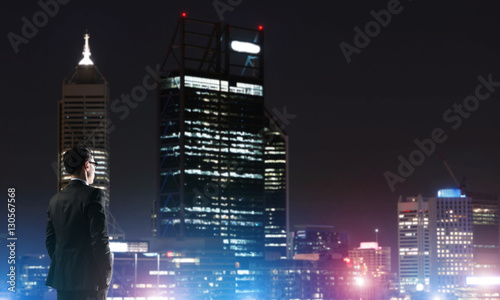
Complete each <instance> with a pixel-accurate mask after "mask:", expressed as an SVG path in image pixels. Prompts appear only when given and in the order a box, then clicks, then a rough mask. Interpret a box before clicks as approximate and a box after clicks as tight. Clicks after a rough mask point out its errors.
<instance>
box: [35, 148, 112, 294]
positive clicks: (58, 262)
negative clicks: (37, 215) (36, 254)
mask: <svg viewBox="0 0 500 300" xmlns="http://www.w3.org/2000/svg"><path fill="white" fill-rule="evenodd" d="M63 160H64V167H65V168H66V171H67V172H68V173H69V174H70V175H71V181H70V183H69V184H68V185H67V186H66V187H65V188H64V189H63V190H61V191H60V192H59V193H57V194H56V195H54V196H53V197H52V199H51V200H50V204H49V208H48V210H47V228H46V241H45V245H46V247H47V252H48V253H49V256H50V260H51V263H50V269H49V273H48V275H47V280H46V283H45V285H48V286H51V287H53V288H55V289H56V290H57V299H58V300H61V299H71V300H94V299H96V300H101V299H106V294H107V292H108V289H109V285H110V282H111V274H112V263H111V252H110V250H109V237H108V230H107V220H106V212H105V203H104V202H105V200H104V199H105V198H104V193H103V191H102V190H101V189H98V188H94V187H91V186H90V185H91V184H93V183H94V176H95V168H96V165H97V163H96V162H95V160H94V157H93V155H92V153H91V152H90V150H89V149H88V148H84V147H75V148H73V149H70V150H68V151H66V153H65V154H64V156H63Z"/></svg>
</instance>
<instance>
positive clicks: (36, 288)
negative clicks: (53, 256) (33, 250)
mask: <svg viewBox="0 0 500 300" xmlns="http://www.w3.org/2000/svg"><path fill="white" fill-rule="evenodd" d="M49 266H50V258H49V257H48V256H47V255H44V254H39V255H35V254H25V255H22V256H20V257H19V258H18V261H17V264H16V270H15V271H16V275H17V276H16V278H17V286H16V292H15V294H16V296H14V298H15V299H40V300H41V299H49V298H52V297H50V295H52V296H53V297H54V299H55V297H56V290H55V289H53V288H51V287H47V286H45V280H46V279H47V274H48V273H49ZM9 293H11V294H12V292H9ZM11 297H12V296H11ZM0 299H11V298H10V297H6V298H0Z"/></svg>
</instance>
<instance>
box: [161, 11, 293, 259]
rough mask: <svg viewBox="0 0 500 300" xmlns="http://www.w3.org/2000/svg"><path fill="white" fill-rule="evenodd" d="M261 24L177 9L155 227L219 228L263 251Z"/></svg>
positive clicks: (237, 246) (194, 232) (172, 230)
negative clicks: (226, 21) (237, 23)
mask: <svg viewBox="0 0 500 300" xmlns="http://www.w3.org/2000/svg"><path fill="white" fill-rule="evenodd" d="M261 29H262V28H259V29H255V30H253V29H246V28H240V27H230V26H229V25H225V26H224V27H222V26H221V24H220V23H210V22H204V21H199V20H193V19H188V18H186V16H185V14H183V16H182V17H181V18H180V19H179V22H178V25H177V28H176V30H175V33H174V36H173V37H172V39H171V41H170V46H169V48H168V51H167V54H166V57H165V60H164V61H163V63H162V64H161V66H160V72H159V78H158V81H159V88H158V101H157V111H158V124H157V128H158V130H159V133H158V136H159V139H158V143H159V144H158V147H157V149H158V156H157V157H158V163H157V166H158V168H159V170H158V175H159V181H158V185H159V186H158V194H157V199H158V201H157V202H156V209H155V210H156V213H155V214H153V216H154V224H155V225H154V226H155V228H154V232H155V234H156V236H158V237H166V236H177V237H180V238H182V237H187V236H196V237H220V238H222V239H223V245H224V246H223V250H234V251H235V252H236V255H237V256H238V257H264V252H265V250H264V238H265V235H264V223H265V221H264V220H265V205H266V203H265V194H266V189H265V186H266V185H265V182H266V173H265V169H266V163H265V157H266V135H267V133H266V118H265V115H264V110H265V109H264V90H263V84H264V77H263V76H264V68H263V66H264V62H263V56H264V54H263V49H262V47H263V36H264V33H263V31H262V30H261ZM274 141H275V140H274V139H272V140H271V144H272V143H274ZM267 155H274V153H270V152H268V154H267ZM270 168H271V167H270ZM269 179H271V176H269ZM270 202H271V203H272V201H270ZM285 204H286V201H285ZM280 205H283V204H282V203H281V204H280ZM280 209H281V208H280ZM284 221H285V220H284ZM285 224H286V223H285Z"/></svg>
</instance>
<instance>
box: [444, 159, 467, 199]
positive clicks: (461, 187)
mask: <svg viewBox="0 0 500 300" xmlns="http://www.w3.org/2000/svg"><path fill="white" fill-rule="evenodd" d="M438 154H439V157H440V158H441V160H442V161H443V164H444V166H445V167H446V169H447V170H448V172H449V173H450V175H451V178H453V181H455V183H456V185H457V187H458V188H459V189H460V190H461V191H462V194H464V192H465V177H464V178H463V179H462V183H458V180H457V177H455V174H454V173H453V171H452V170H451V168H450V166H449V165H448V162H446V159H444V156H443V155H442V154H441V153H439V152H438Z"/></svg>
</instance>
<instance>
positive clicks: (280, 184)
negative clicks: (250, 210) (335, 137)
mask: <svg viewBox="0 0 500 300" xmlns="http://www.w3.org/2000/svg"><path fill="white" fill-rule="evenodd" d="M264 122H265V127H264V144H265V148H264V185H265V191H264V192H265V194H264V200H265V205H264V206H265V212H264V243H265V245H264V246H265V249H266V259H268V260H273V259H274V258H278V259H286V258H290V254H289V253H288V247H287V232H288V230H287V228H289V224H288V222H289V217H288V209H287V207H288V203H287V202H288V182H287V180H288V163H287V162H288V136H287V135H286V133H285V132H284V131H283V130H282V129H281V128H280V127H279V125H278V124H277V122H276V121H275V120H274V119H273V117H272V116H271V115H270V114H269V113H268V112H267V111H265V119H264ZM269 256H272V257H269Z"/></svg>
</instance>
